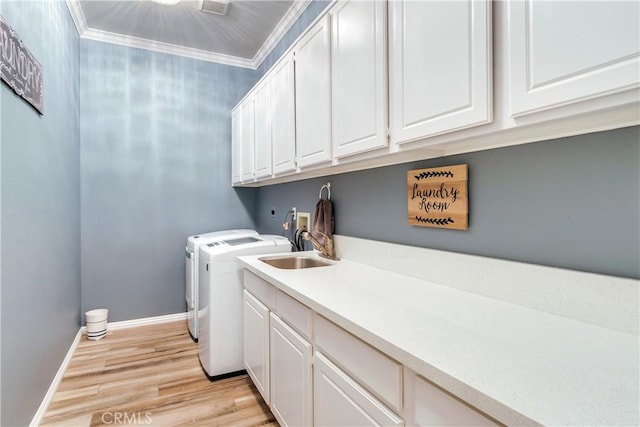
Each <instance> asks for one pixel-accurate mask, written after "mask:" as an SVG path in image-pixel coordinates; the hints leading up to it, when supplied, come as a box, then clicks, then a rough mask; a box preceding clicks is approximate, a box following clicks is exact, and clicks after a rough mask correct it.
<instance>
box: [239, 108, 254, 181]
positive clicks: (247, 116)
mask: <svg viewBox="0 0 640 427" xmlns="http://www.w3.org/2000/svg"><path fill="white" fill-rule="evenodd" d="M254 118H255V104H254V102H253V96H250V97H248V98H247V99H245V100H244V101H243V103H242V104H241V105H240V158H241V162H240V163H241V171H242V181H243V182H250V181H253V179H254V168H255V165H254V163H253V162H254V160H253V155H254V149H255V146H254V143H255V128H254Z"/></svg>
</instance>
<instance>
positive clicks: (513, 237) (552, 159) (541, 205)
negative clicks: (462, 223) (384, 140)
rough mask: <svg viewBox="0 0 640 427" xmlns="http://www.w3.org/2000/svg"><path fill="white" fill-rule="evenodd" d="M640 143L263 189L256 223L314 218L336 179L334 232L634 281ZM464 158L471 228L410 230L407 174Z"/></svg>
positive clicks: (267, 226) (577, 145)
mask: <svg viewBox="0 0 640 427" xmlns="http://www.w3.org/2000/svg"><path fill="white" fill-rule="evenodd" d="M639 141H640V131H639V128H638V127H631V128H624V129H618V130H614V131H608V132H601V133H594V134H589V135H582V136H576V137H571V138H563V139H558V140H553V141H545V142H537V143H532V144H527V145H522V146H514V147H509V148H502V149H495V150H488V151H483V152H477V153H470V154H464V155H457V156H451V157H445V158H441V159H434V160H428V161H419V162H413V163H407V164H402V165H395V166H389V167H383V168H377V169H370V170H365V171H359V172H352V173H346V174H341V175H336V176H332V177H326V178H314V179H309V180H305V181H300V182H294V183H287V184H280V185H273V186H268V187H262V188H260V190H259V197H258V200H259V201H258V219H257V221H258V229H259V231H261V232H263V233H278V234H280V233H282V229H281V224H282V217H283V215H284V214H285V213H286V211H287V210H288V209H289V208H290V207H291V206H296V207H297V208H298V210H299V211H305V210H306V211H310V212H311V213H312V214H313V212H314V207H315V203H316V202H317V198H318V189H319V188H320V186H321V185H322V184H323V183H324V182H326V181H327V180H330V181H331V186H332V193H331V195H332V200H333V201H334V210H335V219H336V221H335V222H336V226H335V227H336V229H335V232H336V233H337V234H343V235H347V236H354V237H362V238H367V239H374V240H381V241H387V242H394V243H401V244H405V245H411V246H420V247H428V248H434V249H443V250H448V251H455V252H462V253H469V254H476V255H484V256H489V257H496V258H503V259H509V260H516V261H523V262H528V263H535V264H542V265H549V266H556V267H563V268H569V269H574V270H581V271H588V272H595V273H603V274H610V275H615V276H623V277H630V278H636V279H637V278H640V267H639V259H640V249H639V246H640V243H639V236H640V227H639V222H640V201H639V197H640V196H639V194H640V175H639V172H638V171H639V161H640V160H639V159H640V149H639V146H640V142H639ZM460 163H467V164H468V165H469V230H467V231H454V230H442V229H435V228H427V227H412V226H409V225H408V224H407V196H406V172H407V171H408V170H411V169H419V168H426V167H435V166H444V165H454V164H460ZM272 208H275V209H276V215H275V216H273V217H272V216H271V214H270V210H271V209H272ZM312 216H313V215H312Z"/></svg>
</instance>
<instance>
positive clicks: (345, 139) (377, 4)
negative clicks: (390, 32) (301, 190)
mask: <svg viewBox="0 0 640 427" xmlns="http://www.w3.org/2000/svg"><path fill="white" fill-rule="evenodd" d="M331 26H332V31H331V67H332V82H331V83H332V84H331V88H332V105H333V107H332V118H331V123H332V126H333V134H332V138H333V156H334V157H336V158H340V157H344V156H348V155H351V154H356V153H361V152H364V151H369V150H374V149H377V148H382V147H386V146H387V135H386V134H387V104H388V101H387V46H386V40H387V36H386V35H387V31H386V28H387V4H386V3H385V2H382V1H360V0H346V1H339V2H338V3H337V4H336V5H335V6H334V7H333V8H332V10H331Z"/></svg>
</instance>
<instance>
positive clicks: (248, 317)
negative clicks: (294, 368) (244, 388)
mask: <svg viewBox="0 0 640 427" xmlns="http://www.w3.org/2000/svg"><path fill="white" fill-rule="evenodd" d="M243 307H244V308H243V320H244V367H245V369H246V370H247V373H248V374H249V376H250V377H251V379H252V380H253V383H254V384H255V386H256V388H257V389H258V391H259V392H260V394H261V395H262V398H263V399H264V401H265V402H266V403H267V404H269V397H270V396H269V391H270V387H269V309H268V308H267V307H266V306H264V305H263V304H262V303H261V302H260V301H258V300H257V299H256V298H255V297H254V296H253V295H251V294H250V293H249V292H247V291H246V290H245V291H244V304H243Z"/></svg>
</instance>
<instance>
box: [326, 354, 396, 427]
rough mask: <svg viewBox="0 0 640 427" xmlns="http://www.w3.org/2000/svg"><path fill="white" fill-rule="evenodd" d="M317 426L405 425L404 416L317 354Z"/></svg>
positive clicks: (364, 426) (363, 426)
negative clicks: (395, 412)
mask: <svg viewBox="0 0 640 427" xmlns="http://www.w3.org/2000/svg"><path fill="white" fill-rule="evenodd" d="M313 364H314V368H313V400H314V413H313V417H314V425H316V426H326V427H331V426H340V427H341V426H362V427H366V426H403V425H404V422H403V421H402V419H401V418H400V417H398V416H397V415H396V414H394V413H393V412H392V411H390V410H389V409H388V408H387V407H386V406H385V405H383V404H382V403H381V402H380V401H378V399H376V398H375V397H373V396H372V395H371V394H370V393H369V392H367V391H366V390H365V389H363V388H362V387H361V386H360V385H359V384H358V383H356V382H355V381H353V380H352V379H351V378H350V377H349V376H348V375H347V374H346V373H344V372H343V371H342V370H341V369H340V368H338V367H337V366H335V365H334V364H333V363H331V362H330V361H329V360H328V359H327V358H325V357H324V355H322V354H321V353H318V352H314V354H313Z"/></svg>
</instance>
